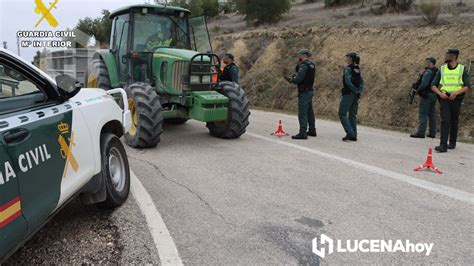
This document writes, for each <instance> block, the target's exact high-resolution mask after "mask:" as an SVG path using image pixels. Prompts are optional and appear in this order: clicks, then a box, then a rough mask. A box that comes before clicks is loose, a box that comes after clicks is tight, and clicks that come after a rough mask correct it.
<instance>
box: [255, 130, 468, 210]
mask: <svg viewBox="0 0 474 266" xmlns="http://www.w3.org/2000/svg"><path fill="white" fill-rule="evenodd" d="M247 135H249V136H251V137H254V138H258V139H261V140H265V141H268V142H272V143H276V144H279V145H284V146H287V147H291V148H294V149H298V150H301V151H305V152H309V153H312V154H315V155H318V156H321V157H324V158H328V159H332V160H335V161H339V162H342V163H345V164H347V165H350V166H353V167H355V168H359V169H363V170H366V171H368V172H372V173H375V174H378V175H382V176H385V177H388V178H392V179H395V180H398V181H401V182H405V183H408V184H411V185H414V186H417V187H420V188H423V189H426V190H429V191H432V192H435V193H438V194H441V195H444V196H447V197H450V198H453V199H456V200H459V201H463V202H466V203H469V204H473V205H474V194H472V193H469V192H465V191H462V190H458V189H454V188H450V187H447V186H443V185H440V184H436V183H433V182H429V181H425V180H422V179H418V178H414V177H411V176H407V175H404V174H400V173H396V172H393V171H390V170H387V169H383V168H380V167H376V166H372V165H369V164H365V163H361V162H357V161H353V160H350V159H347V158H343V157H339V156H337V155H332V154H329V153H325V152H321V151H318V150H314V149H310V148H307V147H304V146H301V145H297V144H293V143H291V142H286V141H282V140H278V139H274V138H270V137H265V136H262V135H259V134H255V133H251V132H247Z"/></svg>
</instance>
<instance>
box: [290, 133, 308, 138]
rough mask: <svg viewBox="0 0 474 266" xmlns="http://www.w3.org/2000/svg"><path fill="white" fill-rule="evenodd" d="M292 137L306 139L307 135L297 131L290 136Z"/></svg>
mask: <svg viewBox="0 0 474 266" xmlns="http://www.w3.org/2000/svg"><path fill="white" fill-rule="evenodd" d="M291 138H292V139H308V136H307V135H305V134H301V133H299V134H298V135H294V136H292V137H291Z"/></svg>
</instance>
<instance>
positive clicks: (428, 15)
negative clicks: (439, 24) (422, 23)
mask: <svg viewBox="0 0 474 266" xmlns="http://www.w3.org/2000/svg"><path fill="white" fill-rule="evenodd" d="M418 7H419V8H420V10H421V13H423V17H424V18H425V20H426V21H427V22H428V23H429V24H435V23H436V21H437V20H438V16H439V13H440V12H441V1H440V0H421V1H420V4H419V5H418Z"/></svg>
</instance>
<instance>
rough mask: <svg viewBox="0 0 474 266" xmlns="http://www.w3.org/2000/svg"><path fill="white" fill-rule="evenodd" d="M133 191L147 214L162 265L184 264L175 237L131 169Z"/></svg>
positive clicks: (147, 220)
mask: <svg viewBox="0 0 474 266" xmlns="http://www.w3.org/2000/svg"><path fill="white" fill-rule="evenodd" d="M130 181H131V191H132V194H133V197H134V198H135V200H136V201H137V203H138V206H139V207H140V210H141V211H142V213H143V215H144V216H145V219H146V222H147V224H148V229H149V230H150V233H151V236H152V237H153V242H155V246H156V249H157V250H158V256H159V257H160V262H161V264H162V265H177V266H180V265H183V262H182V261H181V258H180V257H179V254H178V249H177V248H176V245H175V244H174V241H173V238H172V237H171V235H170V232H169V231H168V228H166V225H165V223H164V222H163V218H161V215H160V213H159V212H158V210H157V209H156V207H155V204H154V203H153V200H152V199H151V196H150V194H148V192H147V191H146V189H145V188H144V187H143V185H142V183H141V182H140V180H139V179H138V178H137V176H136V175H135V174H134V173H133V172H132V171H130Z"/></svg>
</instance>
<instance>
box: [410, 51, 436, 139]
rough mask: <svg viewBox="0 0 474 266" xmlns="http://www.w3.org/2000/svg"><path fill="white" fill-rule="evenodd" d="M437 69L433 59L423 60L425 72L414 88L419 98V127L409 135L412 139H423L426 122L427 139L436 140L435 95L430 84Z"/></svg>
mask: <svg viewBox="0 0 474 266" xmlns="http://www.w3.org/2000/svg"><path fill="white" fill-rule="evenodd" d="M437 72H438V69H437V68H436V59H435V58H434V57H428V58H426V59H425V71H423V73H422V74H421V75H420V78H419V80H418V82H417V84H419V85H418V88H416V90H417V92H418V95H419V96H420V108H419V111H418V117H419V121H420V125H419V126H418V130H417V131H416V132H415V133H414V134H411V135H410V136H411V137H412V138H420V139H423V138H425V133H426V128H427V126H428V121H429V124H430V132H429V134H428V137H429V138H433V139H434V138H436V111H435V107H436V98H437V97H436V94H435V93H434V92H433V91H432V90H431V82H432V81H433V79H434V77H435V75H436V73H437Z"/></svg>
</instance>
